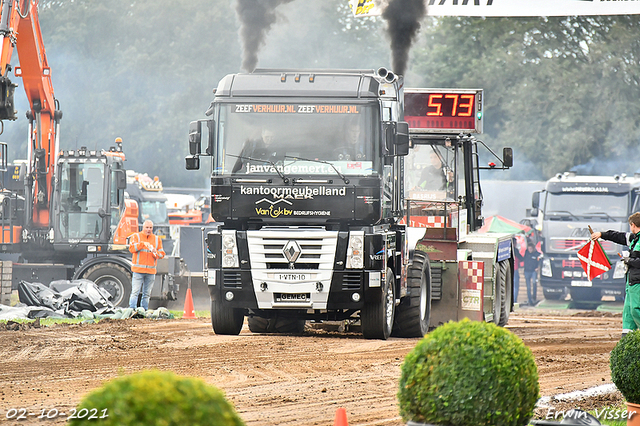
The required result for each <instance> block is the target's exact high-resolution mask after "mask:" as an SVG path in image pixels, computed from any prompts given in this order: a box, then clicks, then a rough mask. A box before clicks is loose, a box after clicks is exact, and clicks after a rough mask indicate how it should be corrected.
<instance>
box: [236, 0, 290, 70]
mask: <svg viewBox="0 0 640 426" xmlns="http://www.w3.org/2000/svg"><path fill="white" fill-rule="evenodd" d="M291 1H292V0H237V5H236V13H237V14H238V17H239V19H240V42H241V43H242V50H243V52H242V69H243V70H245V71H248V72H252V71H253V70H255V69H256V65H257V64H258V51H259V50H260V48H261V47H262V46H263V45H264V44H265V37H266V35H267V33H268V32H269V30H270V29H271V26H272V25H273V24H274V23H275V22H276V18H277V17H276V11H275V9H276V8H277V7H278V6H279V5H281V4H284V3H289V2H291Z"/></svg>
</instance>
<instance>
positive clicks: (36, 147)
mask: <svg viewBox="0 0 640 426" xmlns="http://www.w3.org/2000/svg"><path fill="white" fill-rule="evenodd" d="M0 4H1V5H2V7H1V11H2V16H1V17H0V36H2V51H1V52H0V73H1V74H0V90H1V91H2V93H0V120H15V119H16V112H15V111H14V109H13V104H14V102H13V92H14V90H15V87H17V85H16V84H14V83H13V82H11V80H10V79H9V73H10V71H11V56H12V53H13V50H14V48H15V49H16V50H17V52H18V59H19V62H20V65H19V66H16V67H15V75H16V76H18V77H22V82H23V85H24V90H25V93H26V95H27V99H28V101H29V105H30V107H31V110H30V111H28V112H27V118H28V119H29V140H28V147H27V156H28V159H29V161H28V166H27V177H26V179H25V197H26V198H27V209H29V212H28V214H27V215H26V216H27V218H31V221H32V223H31V224H30V225H32V226H33V227H35V228H47V227H49V205H50V198H51V197H50V195H51V188H52V186H51V185H52V182H53V175H54V170H55V166H56V161H57V154H58V152H59V139H58V130H59V123H60V119H61V118H62V112H61V111H60V110H59V105H58V103H57V101H56V99H55V97H54V93H53V84H52V83H51V68H49V64H48V62H47V54H46V51H45V47H44V43H43V42H42V34H41V31H40V22H39V20H38V1H37V0H0Z"/></svg>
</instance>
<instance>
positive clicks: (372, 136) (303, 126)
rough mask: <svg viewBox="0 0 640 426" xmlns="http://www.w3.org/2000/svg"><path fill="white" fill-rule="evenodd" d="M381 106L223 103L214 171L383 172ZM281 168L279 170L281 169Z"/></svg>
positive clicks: (241, 172) (294, 172) (360, 173)
mask: <svg viewBox="0 0 640 426" xmlns="http://www.w3.org/2000/svg"><path fill="white" fill-rule="evenodd" d="M376 111H377V109H376V108H374V107H373V106H371V105H362V104H331V105H328V104H322V103H318V104H313V105H312V104H297V103H278V104H273V103H270V104H264V103H262V104H236V103H233V104H222V105H221V106H220V111H219V118H218V128H217V132H218V135H217V138H216V140H217V146H216V152H215V155H214V167H213V172H214V174H218V175H222V174H231V173H233V174H237V175H240V174H242V175H252V174H253V175H255V174H277V173H278V172H280V173H281V174H285V175H290V174H293V175H295V174H304V175H326V174H335V173H336V171H335V170H334V169H333V167H331V165H330V164H323V163H322V162H318V161H307V160H305V159H308V160H321V161H327V162H330V163H331V164H333V165H334V166H335V168H336V169H337V170H338V171H339V172H340V173H341V174H343V175H373V174H379V173H380V172H381V162H380V144H379V143H378V142H377V141H379V139H380V138H379V127H380V126H379V121H378V117H377V115H376ZM276 167H277V170H276V169H275V168H276Z"/></svg>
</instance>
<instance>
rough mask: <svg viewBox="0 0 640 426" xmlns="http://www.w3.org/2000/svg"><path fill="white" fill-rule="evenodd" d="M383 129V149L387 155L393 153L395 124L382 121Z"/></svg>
mask: <svg viewBox="0 0 640 426" xmlns="http://www.w3.org/2000/svg"><path fill="white" fill-rule="evenodd" d="M382 126H383V129H384V141H385V151H386V154H387V155H393V152H394V148H395V147H394V145H395V139H396V126H395V125H394V123H392V122H388V121H387V122H384V123H383V124H382Z"/></svg>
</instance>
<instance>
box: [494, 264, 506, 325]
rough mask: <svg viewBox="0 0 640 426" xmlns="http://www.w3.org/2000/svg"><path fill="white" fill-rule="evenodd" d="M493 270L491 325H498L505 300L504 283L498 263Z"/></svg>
mask: <svg viewBox="0 0 640 426" xmlns="http://www.w3.org/2000/svg"><path fill="white" fill-rule="evenodd" d="M494 268H496V269H497V270H496V278H495V282H494V283H493V294H494V298H493V323H494V324H498V323H499V322H500V316H501V315H502V303H503V302H502V300H503V299H504V298H505V295H504V292H505V283H504V277H503V276H502V273H501V270H500V263H498V264H496V265H495V266H494Z"/></svg>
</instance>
